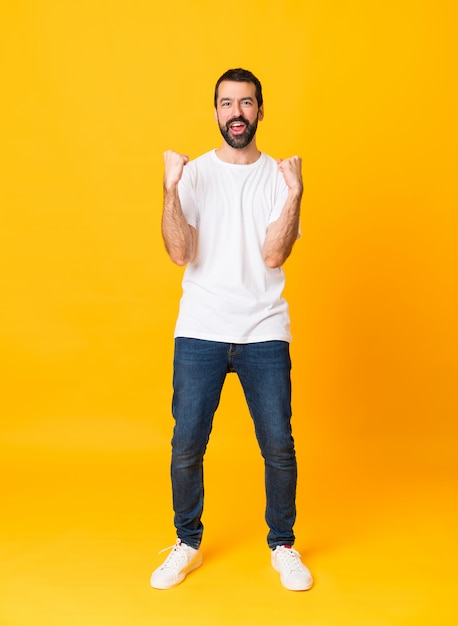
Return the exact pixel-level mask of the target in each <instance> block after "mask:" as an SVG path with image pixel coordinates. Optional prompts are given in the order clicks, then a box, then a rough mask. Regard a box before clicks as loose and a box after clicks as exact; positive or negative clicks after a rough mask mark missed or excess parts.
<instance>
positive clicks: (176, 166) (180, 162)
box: [164, 150, 189, 189]
mask: <svg viewBox="0 0 458 626" xmlns="http://www.w3.org/2000/svg"><path fill="white" fill-rule="evenodd" d="M188 161H189V157H188V155H187V154H179V153H178V152H174V151H173V150H166V151H165V152H164V187H165V189H173V188H174V187H176V185H178V182H179V180H180V179H181V176H182V174H183V168H184V166H185V165H186V163H188Z"/></svg>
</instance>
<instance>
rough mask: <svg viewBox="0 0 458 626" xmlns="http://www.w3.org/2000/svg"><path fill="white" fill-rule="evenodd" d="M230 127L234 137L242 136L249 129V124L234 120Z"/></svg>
mask: <svg viewBox="0 0 458 626" xmlns="http://www.w3.org/2000/svg"><path fill="white" fill-rule="evenodd" d="M228 127H229V129H230V130H231V131H232V133H233V134H234V135H241V134H242V133H243V132H244V131H245V129H246V128H247V123H246V122H244V121H242V120H233V121H232V122H230V123H229V124H228Z"/></svg>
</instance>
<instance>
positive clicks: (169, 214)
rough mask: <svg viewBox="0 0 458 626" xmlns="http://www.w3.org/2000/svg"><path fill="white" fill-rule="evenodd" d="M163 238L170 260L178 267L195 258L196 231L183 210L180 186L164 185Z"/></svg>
mask: <svg viewBox="0 0 458 626" xmlns="http://www.w3.org/2000/svg"><path fill="white" fill-rule="evenodd" d="M162 236H163V238H164V243H165V248H166V250H167V252H168V253H169V256H170V258H171V259H172V261H173V262H174V263H176V264H177V265H186V264H187V263H189V262H190V261H192V259H193V258H194V252H195V239H196V237H195V230H194V229H193V228H192V226H190V225H189V224H188V223H187V221H186V218H185V216H184V215H183V210H182V208H181V203H180V198H179V196H178V186H177V185H173V186H171V187H166V186H165V185H164V210H163V213H162Z"/></svg>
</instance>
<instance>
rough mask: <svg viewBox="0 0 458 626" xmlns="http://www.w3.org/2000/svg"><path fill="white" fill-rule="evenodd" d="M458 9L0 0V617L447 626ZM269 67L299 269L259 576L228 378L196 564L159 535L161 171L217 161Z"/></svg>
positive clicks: (166, 526) (162, 525) (252, 471)
mask: <svg viewBox="0 0 458 626" xmlns="http://www.w3.org/2000/svg"><path fill="white" fill-rule="evenodd" d="M457 13H458V11H457V9H456V4H455V2H453V1H452V0H450V1H447V0H436V1H435V2H427V1H425V0H417V1H415V0H404V1H402V0H398V1H396V2H395V1H394V0H387V1H384V2H382V1H374V2H365V1H363V0H348V1H345V2H344V1H343V0H342V1H338V0H334V1H332V0H306V1H304V2H299V1H292V0H283V2H278V1H276V2H273V1H267V0H264V1H262V0H253V1H252V2H245V3H235V4H234V3H229V4H228V3H214V2H210V1H207V0H198V1H195V2H190V1H189V0H188V1H186V2H185V1H184V0H177V1H176V2H173V3H156V2H148V1H146V0H131V1H129V2H128V1H124V2H122V1H120V0H118V1H111V2H108V1H101V0H92V1H91V2H89V1H88V0H80V1H78V2H77V1H76V0H75V1H73V2H71V1H70V0H60V1H59V0H54V1H53V0H41V1H38V0H37V1H36V2H34V1H32V0H29V1H26V0H22V1H21V0H17V1H14V0H7V1H4V2H3V3H2V5H1V13H0V63H1V90H2V96H1V104H0V112H1V121H0V143H1V163H0V203H1V227H0V271H1V274H0V276H1V292H0V297H1V306H0V341H1V357H2V358H1V366H0V367H1V372H0V377H1V378H0V379H1V389H2V391H1V424H0V429H1V430H0V463H1V470H2V475H3V478H2V488H1V489H2V514H1V522H0V530H1V535H0V537H1V554H2V556H1V569H0V590H1V591H0V624H2V626H28V625H29V624H34V625H38V624H46V625H47V626H54V625H58V626H77V625H78V626H79V625H81V626H82V625H83V624H84V626H91V625H94V626H95V625H97V626H103V625H105V624H106V625H110V626H115V625H117V624H120V625H121V624H122V625H127V624H128V625H129V626H140V625H143V624H152V623H154V624H164V625H165V624H167V625H169V624H170V625H175V624H177V625H178V624H179V625H180V626H182V625H184V624H190V625H192V624H204V623H208V624H213V625H214V624H216V625H218V626H219V625H226V624H227V625H231V626H232V625H233V624H240V625H247V626H248V625H253V624H268V623H272V624H274V623H275V624H277V623H280V624H288V625H290V624H291V625H296V624H309V625H311V626H323V625H326V626H327V625H336V626H337V625H339V626H342V625H347V624H348V625H349V626H358V625H361V626H385V625H392V624H437V625H439V624H440V625H448V624H450V625H451V624H456V621H457V619H458V610H457V608H456V585H457V583H458V579H457V578H458V577H457V574H456V559H457V557H458V550H457V541H456V528H457V525H458V504H457V498H456V494H457V489H456V477H457V474H458V467H457V445H456V444H457V434H458V426H457V419H456V418H457V414H458V411H457V409H458V402H457V374H458V371H457V370H458V367H457V353H458V327H457V314H458V306H457V304H458V293H457V291H458V290H457V269H458V252H457V250H458V245H457V243H458V242H457V239H458V238H457V232H458V231H457V226H458V219H457V213H456V211H457V199H458V194H457V181H456V177H457V173H456V169H457V168H456V166H457V140H458V133H457V121H456V117H457V106H458V102H457V87H456V67H457V65H456V63H457V44H456V25H457ZM237 66H243V67H246V68H248V69H250V70H252V71H253V72H254V73H255V74H257V75H258V76H259V77H260V79H261V81H262V83H263V87H264V97H265V111H266V116H265V120H264V121H263V122H262V123H261V124H260V126H259V132H258V145H259V147H260V148H261V149H262V150H264V151H265V152H268V153H270V154H271V155H272V156H274V157H286V156H291V155H292V154H300V155H302V157H303V165H304V176H305V183H306V184H305V187H306V189H305V194H304V202H303V217H302V231H303V236H302V239H301V241H300V242H299V243H298V244H297V245H296V248H295V250H294V253H293V256H292V257H291V258H290V259H289V260H288V262H287V264H286V268H285V269H286V272H287V276H288V281H287V291H286V296H287V297H288V299H289V302H290V309H291V316H292V330H293V336H294V339H293V343H292V346H291V349H292V356H293V363H294V365H293V386H294V391H293V394H294V395H293V408H294V429H295V439H296V444H297V452H298V458H299V469H300V478H299V493H298V507H299V514H298V521H297V525H296V533H297V536H298V541H297V544H296V546H297V547H298V549H299V550H300V551H301V552H302V554H303V556H304V560H305V561H306V562H307V563H308V565H309V566H310V568H311V569H312V571H313V573H314V575H315V579H316V585H315V588H314V589H313V590H312V591H311V592H308V593H307V594H294V593H291V592H287V591H286V590H284V589H283V588H282V587H281V585H280V582H279V581H278V580H277V575H276V573H275V572H273V570H272V569H271V567H270V564H269V554H268V552H267V549H266V545H265V535H266V528H265V525H264V522H263V507H264V493H263V484H262V480H263V479H262V464H261V461H260V458H259V453H258V451H257V447H256V443H255V440H254V435H253V432H252V426H251V423H250V419H249V416H248V413H247V409H246V407H245V404H244V401H243V397H242V393H241V391H240V388H239V385H238V381H237V379H236V378H234V377H229V378H228V380H227V385H226V387H225V390H224V393H223V399H222V404H221V407H220V410H219V412H218V414H217V418H216V420H215V427H214V433H213V437H212V439H211V442H210V446H209V451H208V455H207V460H206V477H207V483H206V484H207V493H206V511H205V518H204V522H205V525H206V535H205V540H204V544H203V548H204V559H205V562H204V566H203V567H202V568H201V569H200V570H199V571H198V572H195V573H194V574H192V576H190V577H189V579H187V580H186V582H185V583H184V584H183V585H181V586H180V587H177V588H176V589H174V590H172V591H170V592H164V593H161V592H157V591H155V590H152V589H150V588H149V585H148V580H149V575H150V572H151V570H152V569H153V568H154V567H156V566H157V565H158V564H159V563H160V562H161V560H162V558H163V557H164V555H161V556H157V551H158V550H160V549H161V548H164V547H165V546H167V545H170V544H171V543H173V541H174V531H173V526H172V513H171V503H170V486H169V477H168V463H169V441H170V436H171V428H172V421H171V417H170V398H171V384H170V380H171V359H172V333H173V326H174V323H175V316H176V311H177V306H178V299H179V295H180V280H181V274H182V270H181V269H180V268H177V267H174V266H173V265H172V263H171V262H170V261H169V260H168V258H167V256H166V254H165V252H164V249H163V244H162V239H161V235H160V214H161V202H162V189H161V182H162V152H163V151H164V150H165V149H167V148H172V149H175V150H178V151H182V152H186V153H188V154H189V155H190V156H191V157H195V156H197V155H199V154H201V153H202V152H204V151H206V150H209V149H211V148H212V147H216V146H217V145H218V144H219V143H220V136H219V131H218V129H217V127H216V125H215V123H214V120H213V104H212V98H213V86H214V83H215V81H216V79H217V78H218V76H219V75H220V74H221V73H222V72H223V71H225V70H226V69H228V68H229V67H237Z"/></svg>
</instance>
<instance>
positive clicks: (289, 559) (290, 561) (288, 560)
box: [279, 546, 304, 572]
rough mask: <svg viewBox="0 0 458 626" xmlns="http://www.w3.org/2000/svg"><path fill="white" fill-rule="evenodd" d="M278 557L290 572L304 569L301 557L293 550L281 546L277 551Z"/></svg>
mask: <svg viewBox="0 0 458 626" xmlns="http://www.w3.org/2000/svg"><path fill="white" fill-rule="evenodd" d="M279 557H280V558H281V560H282V563H283V565H284V566H285V567H286V568H287V569H288V570H289V571H290V572H292V571H294V570H302V569H303V568H304V566H303V564H302V561H301V555H300V554H299V552H298V551H297V550H294V548H286V547H285V546H283V547H282V548H280V549H279Z"/></svg>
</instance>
